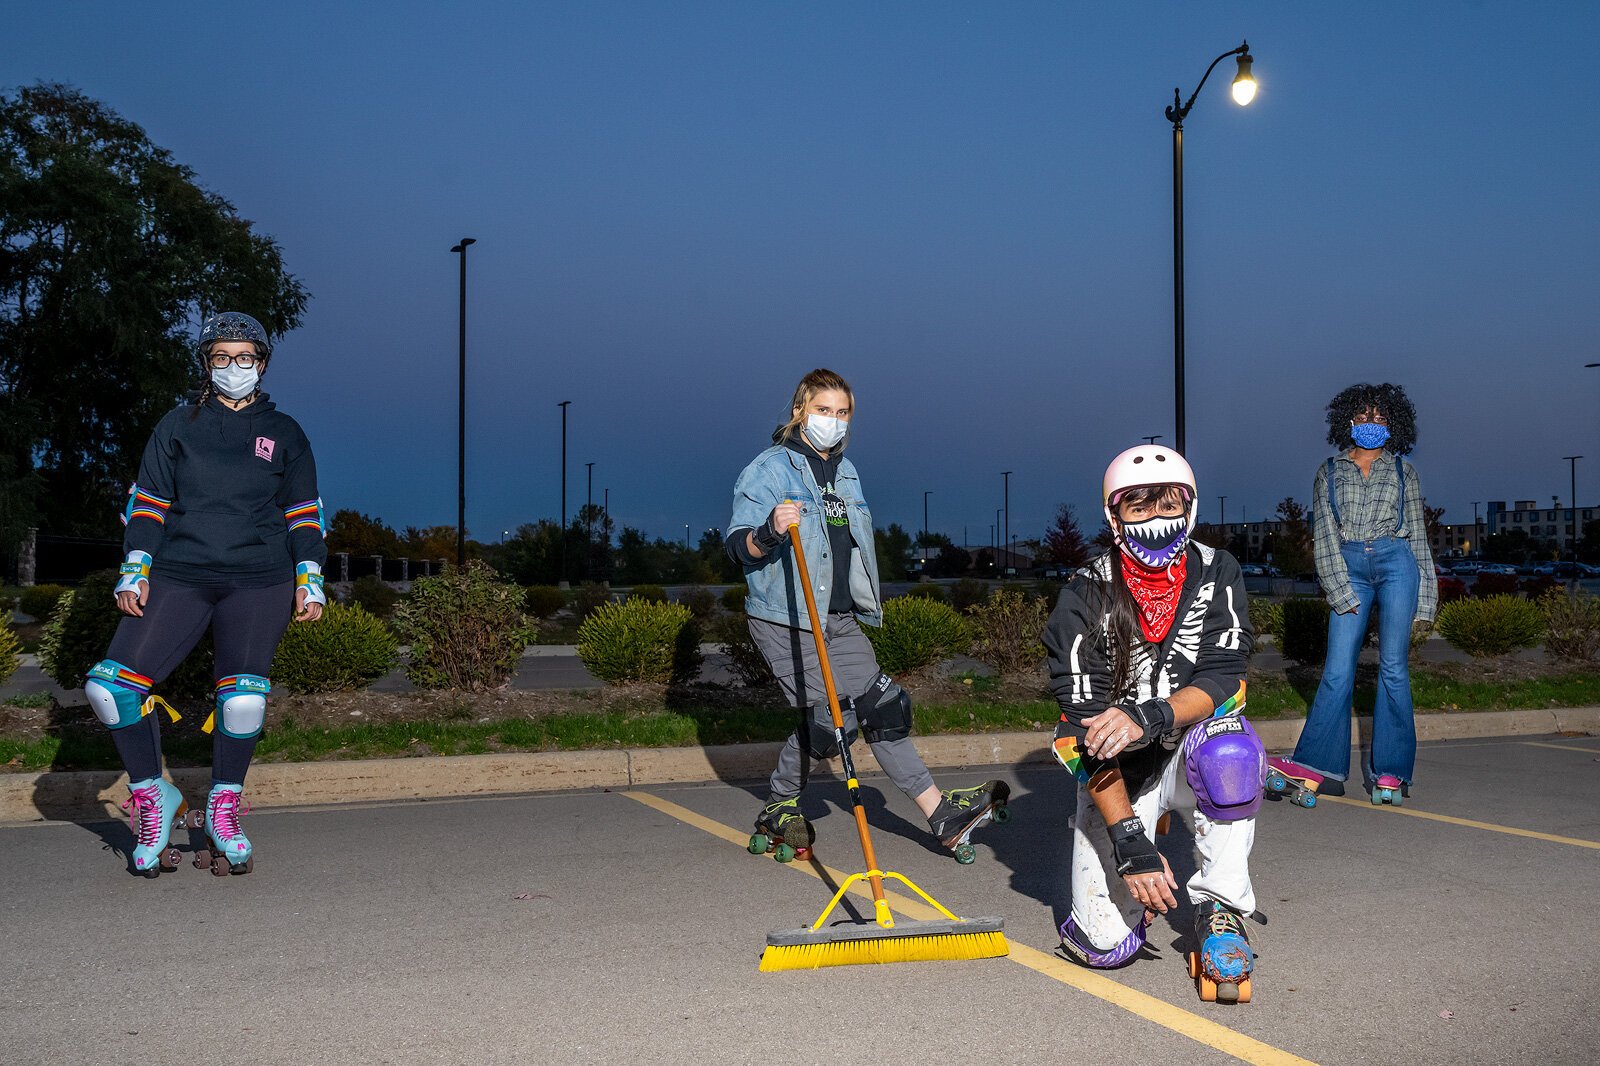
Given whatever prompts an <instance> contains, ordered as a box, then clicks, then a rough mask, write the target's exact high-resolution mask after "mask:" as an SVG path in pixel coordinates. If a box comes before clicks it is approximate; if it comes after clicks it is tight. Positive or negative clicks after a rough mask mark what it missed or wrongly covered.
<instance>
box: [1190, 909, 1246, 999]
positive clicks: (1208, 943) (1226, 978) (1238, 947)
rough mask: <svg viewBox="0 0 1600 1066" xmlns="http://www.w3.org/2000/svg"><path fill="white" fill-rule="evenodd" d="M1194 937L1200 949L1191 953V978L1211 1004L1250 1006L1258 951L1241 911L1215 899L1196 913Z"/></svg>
mask: <svg viewBox="0 0 1600 1066" xmlns="http://www.w3.org/2000/svg"><path fill="white" fill-rule="evenodd" d="M1194 938H1195V941H1196V942H1197V943H1199V945H1200V950H1198V951H1191V952H1189V976H1190V977H1192V978H1194V983H1195V988H1196V989H1198V990H1199V992H1200V998H1201V999H1202V1000H1204V1001H1205V1002H1207V1003H1249V1002H1250V972H1251V971H1252V970H1254V969H1255V965H1256V961H1255V960H1256V957H1255V952H1253V951H1251V950H1250V937H1249V935H1248V934H1247V933H1246V932H1245V927H1244V919H1243V918H1242V917H1240V916H1239V912H1238V911H1236V910H1234V909H1233V908H1232V907H1229V906H1227V905H1226V904H1223V903H1218V902H1217V901H1216V900H1214V899H1208V900H1205V901H1203V902H1201V903H1200V904H1199V905H1198V908H1197V909H1196V911H1195V917H1194Z"/></svg>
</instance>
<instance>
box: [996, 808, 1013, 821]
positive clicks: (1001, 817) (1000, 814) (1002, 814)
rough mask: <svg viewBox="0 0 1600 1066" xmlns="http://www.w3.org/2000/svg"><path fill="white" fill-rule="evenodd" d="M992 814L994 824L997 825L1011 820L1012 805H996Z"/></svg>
mask: <svg viewBox="0 0 1600 1066" xmlns="http://www.w3.org/2000/svg"><path fill="white" fill-rule="evenodd" d="M992 814H993V817H994V824H995V825H1004V824H1005V823H1007V822H1009V821H1011V808H1010V807H996V808H995V809H994V811H993V812H992Z"/></svg>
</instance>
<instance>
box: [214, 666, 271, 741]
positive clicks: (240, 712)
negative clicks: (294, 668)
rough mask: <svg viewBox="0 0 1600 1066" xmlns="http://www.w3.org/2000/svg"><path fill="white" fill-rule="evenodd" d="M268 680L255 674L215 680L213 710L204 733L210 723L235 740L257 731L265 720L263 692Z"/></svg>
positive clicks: (255, 733) (267, 690)
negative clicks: (215, 692) (215, 702)
mask: <svg viewBox="0 0 1600 1066" xmlns="http://www.w3.org/2000/svg"><path fill="white" fill-rule="evenodd" d="M271 691H272V682H271V681H268V680H267V679H266V678H264V677H261V676H260V675H259V674H234V675H232V676H230V677H225V678H223V679H222V680H221V681H218V682H217V709H216V710H215V711H213V712H211V718H210V719H208V720H207V721H206V724H205V726H204V728H205V731H206V732H207V733H209V732H211V729H212V726H213V725H220V726H221V727H222V735H223V736H226V737H233V738H234V739H235V740H249V739H250V738H251V737H255V736H259V735H260V734H261V726H262V723H264V722H265V721H266V719H267V693H269V692H271Z"/></svg>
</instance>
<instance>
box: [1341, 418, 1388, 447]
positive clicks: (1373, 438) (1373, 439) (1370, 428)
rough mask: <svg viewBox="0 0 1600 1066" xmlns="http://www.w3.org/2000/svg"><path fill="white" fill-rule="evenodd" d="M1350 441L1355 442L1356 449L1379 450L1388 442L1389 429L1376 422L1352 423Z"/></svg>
mask: <svg viewBox="0 0 1600 1066" xmlns="http://www.w3.org/2000/svg"><path fill="white" fill-rule="evenodd" d="M1350 439H1352V440H1354V441H1355V442H1356V447H1358V448H1373V449H1377V448H1381V447H1383V446H1384V445H1385V444H1387V443H1388V442H1389V427H1388V426H1380V425H1378V424H1377V423H1376V422H1352V423H1351V424H1350Z"/></svg>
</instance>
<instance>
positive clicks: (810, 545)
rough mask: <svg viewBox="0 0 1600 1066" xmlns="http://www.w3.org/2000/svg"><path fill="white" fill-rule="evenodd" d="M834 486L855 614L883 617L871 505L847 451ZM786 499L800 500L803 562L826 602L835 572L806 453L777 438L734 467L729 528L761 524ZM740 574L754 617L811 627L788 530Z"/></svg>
mask: <svg viewBox="0 0 1600 1066" xmlns="http://www.w3.org/2000/svg"><path fill="white" fill-rule="evenodd" d="M833 491H834V494H835V495H837V496H838V497H839V499H841V500H843V501H844V503H845V507H846V508H847V509H848V510H849V513H850V536H851V538H852V539H853V540H854V541H855V545H854V547H852V548H851V550H850V595H851V597H852V598H853V599H854V600H855V605H856V618H857V619H859V620H860V621H862V622H865V623H866V624H867V625H872V626H877V625H882V624H883V607H882V603H881V601H880V599H879V595H878V557H877V553H876V552H875V551H874V549H873V546H872V512H871V511H869V510H868V509H867V505H866V503H865V501H863V500H862V498H861V479H860V478H859V477H857V476H856V468H855V466H854V465H852V464H851V462H850V460H849V459H843V460H841V461H840V463H839V472H838V474H837V475H836V477H835V479H834V484H833ZM784 500H792V501H794V502H795V503H797V504H799V505H800V545H801V547H803V548H804V549H805V553H806V567H807V569H808V571H809V572H810V574H811V581H812V584H813V585H814V586H815V588H814V590H813V591H814V593H815V595H816V599H817V603H818V604H819V605H821V610H823V611H826V610H827V604H828V599H829V597H830V591H829V589H828V584H829V582H831V581H832V580H833V558H832V555H831V553H830V551H829V548H828V533H827V530H825V529H824V528H823V525H822V488H821V486H819V485H818V484H817V479H816V478H815V477H813V476H812V475H811V465H810V464H809V463H807V462H806V460H805V457H804V456H801V455H797V454H795V453H794V452H793V451H790V450H789V449H788V448H785V447H784V446H783V445H781V444H775V445H773V446H772V447H770V448H768V449H767V450H766V451H764V452H762V453H761V454H760V455H758V456H756V457H755V459H754V460H752V461H751V463H750V465H749V466H747V467H745V468H744V472H743V473H742V474H740V475H739V481H738V483H737V484H736V485H734V488H733V518H732V520H730V521H729V523H728V528H729V530H735V529H759V528H760V527H761V524H762V523H763V522H765V521H766V520H767V516H768V515H770V514H771V513H772V509H773V508H774V507H776V506H778V504H780V503H782V502H783V501H784ZM744 579H745V582H746V584H748V585H749V587H750V593H749V595H748V596H746V597H745V601H744V609H745V613H747V614H749V615H751V616H752V617H754V618H761V619H765V620H766V621H768V622H776V623H778V624H779V625H786V626H794V627H795V628H797V629H805V630H810V628H811V618H810V616H809V615H808V614H807V613H806V603H805V595H804V593H802V592H801V590H800V585H799V575H798V573H797V572H796V570H795V565H794V558H793V551H792V549H791V547H790V544H789V540H788V538H787V537H785V538H784V540H783V542H782V543H781V544H779V545H778V546H777V547H776V548H774V549H773V550H772V551H771V552H770V553H768V554H767V555H766V556H765V557H764V558H763V559H762V560H761V562H760V563H759V564H757V565H755V566H747V567H745V570H744Z"/></svg>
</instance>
